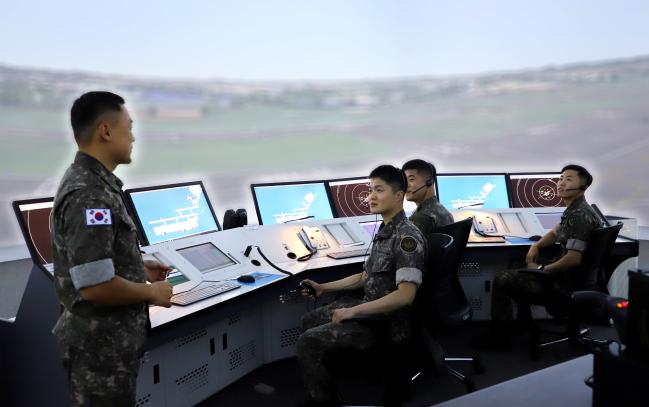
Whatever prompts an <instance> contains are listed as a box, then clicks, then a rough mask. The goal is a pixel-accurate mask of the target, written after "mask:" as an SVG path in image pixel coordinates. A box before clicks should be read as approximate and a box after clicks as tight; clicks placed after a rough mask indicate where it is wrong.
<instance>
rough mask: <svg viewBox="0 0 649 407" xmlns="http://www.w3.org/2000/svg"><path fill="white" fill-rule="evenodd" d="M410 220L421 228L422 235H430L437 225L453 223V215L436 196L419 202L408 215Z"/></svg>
mask: <svg viewBox="0 0 649 407" xmlns="http://www.w3.org/2000/svg"><path fill="white" fill-rule="evenodd" d="M410 221H411V222H412V223H414V224H415V226H417V227H418V228H419V230H421V233H422V234H423V235H424V237H426V236H428V235H430V234H431V233H433V232H434V231H435V229H437V228H438V227H442V226H446V225H450V224H451V223H453V215H451V212H449V211H448V210H447V209H446V208H445V207H444V206H443V205H442V204H441V203H439V201H438V200H437V198H435V197H433V198H429V199H426V200H425V201H424V202H422V203H421V205H419V206H418V207H417V209H415V211H414V212H413V213H412V215H410Z"/></svg>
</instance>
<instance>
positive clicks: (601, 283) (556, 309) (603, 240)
mask: <svg viewBox="0 0 649 407" xmlns="http://www.w3.org/2000/svg"><path fill="white" fill-rule="evenodd" d="M622 226H623V224H622V223H618V224H617V225H614V226H609V227H604V228H599V229H596V230H594V231H593V232H592V233H591V235H590V238H589V240H588V246H587V247H586V250H585V251H584V253H583V255H582V258H581V264H580V265H579V267H577V268H575V269H573V270H570V271H568V273H569V274H568V275H569V277H570V290H569V292H565V293H557V292H556V291H553V290H552V286H553V285H554V284H555V282H556V281H558V279H560V278H562V276H561V274H560V273H548V272H545V271H542V270H535V269H523V270H520V272H521V273H527V274H533V275H535V276H538V277H539V278H540V279H541V281H542V283H543V284H544V286H545V287H546V288H545V293H546V294H545V295H543V296H541V297H538V298H528V299H516V302H517V304H518V306H519V307H523V309H525V312H527V313H528V314H530V311H529V307H530V305H531V304H537V305H542V306H544V307H545V309H546V311H547V312H548V313H549V314H550V315H552V316H553V317H554V318H555V319H558V320H567V322H568V329H567V331H564V332H552V331H547V332H548V333H550V334H553V335H556V336H558V338H557V339H554V340H551V341H547V342H540V335H539V334H540V329H539V328H538V326H537V325H536V324H535V323H534V321H532V320H531V319H530V327H531V336H530V349H529V351H530V356H531V357H532V358H533V359H537V358H538V357H539V356H540V351H541V349H543V348H545V347H547V346H549V345H553V344H557V343H562V342H566V341H568V342H570V343H571V344H576V343H577V341H578V340H579V339H580V338H581V337H584V336H585V335H586V334H588V332H590V330H589V329H582V330H580V329H579V324H580V321H579V318H578V315H577V314H576V311H577V310H576V308H575V305H574V302H573V293H574V292H577V291H583V290H595V291H600V292H604V293H606V292H608V291H607V289H606V284H607V283H608V280H609V279H610V277H611V275H612V274H613V271H614V270H607V268H606V260H607V258H608V255H609V253H610V252H611V250H612V249H613V246H614V245H615V240H616V239H617V236H618V234H619V232H620V229H622Z"/></svg>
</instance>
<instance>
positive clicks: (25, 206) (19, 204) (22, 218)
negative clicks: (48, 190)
mask: <svg viewBox="0 0 649 407" xmlns="http://www.w3.org/2000/svg"><path fill="white" fill-rule="evenodd" d="M12 206H13V208H14V212H15V214H16V219H17V220H18V224H19V225H20V230H21V231H22V233H23V238H24V239H25V243H26V244H27V249H28V250H29V254H30V255H31V257H32V260H33V262H34V264H36V265H37V266H39V268H40V269H41V270H43V271H45V272H46V274H47V275H48V276H50V277H51V276H52V275H53V274H54V264H53V262H54V258H53V253H52V235H51V229H50V220H51V217H52V207H53V206H54V198H51V197H49V198H38V199H26V200H21V201H14V202H12Z"/></svg>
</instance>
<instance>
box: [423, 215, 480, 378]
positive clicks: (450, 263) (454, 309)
mask: <svg viewBox="0 0 649 407" xmlns="http://www.w3.org/2000/svg"><path fill="white" fill-rule="evenodd" d="M472 225H473V218H467V219H464V220H462V221H459V222H455V223H452V224H450V225H445V226H442V227H439V228H437V229H435V232H437V233H443V234H447V235H449V236H451V237H453V247H452V248H451V249H450V251H449V253H448V254H447V257H446V258H445V259H444V261H443V263H442V265H441V266H440V267H439V268H438V269H437V270H435V274H434V284H433V287H434V293H433V297H434V301H435V311H436V321H435V323H436V324H435V326H436V327H437V329H438V332H440V333H441V332H453V331H456V330H459V329H461V328H462V327H464V326H466V325H468V323H469V322H470V321H471V319H472V318H473V310H472V308H471V305H470V304H469V301H468V300H467V298H466V294H465V293H464V289H463V288H462V284H461V283H460V279H459V276H458V273H459V270H460V264H461V263H462V258H463V257H464V252H465V250H466V245H467V242H468V240H469V234H470V233H471V227H472ZM444 362H447V363H448V362H469V363H472V364H473V370H474V372H475V373H483V372H484V367H483V366H482V364H481V363H480V360H479V359H478V357H477V356H472V357H445V358H444ZM447 363H445V364H444V369H445V370H446V371H448V372H449V373H450V374H451V375H453V376H455V377H456V378H457V379H458V380H460V381H461V382H462V383H464V384H465V385H466V386H467V390H468V391H473V390H474V385H473V382H472V381H471V380H470V379H468V378H467V377H466V376H465V375H463V374H462V373H460V372H458V371H457V370H455V369H453V368H451V367H450V366H449V365H448V364H447Z"/></svg>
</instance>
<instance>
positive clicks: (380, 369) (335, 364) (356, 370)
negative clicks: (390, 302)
mask: <svg viewBox="0 0 649 407" xmlns="http://www.w3.org/2000/svg"><path fill="white" fill-rule="evenodd" d="M452 246H453V238H452V237H451V236H448V235H444V234H440V233H432V234H431V235H429V236H428V238H427V250H426V254H427V256H426V262H427V266H426V271H425V272H424V275H423V281H422V284H421V286H420V288H419V290H418V291H417V296H416V297H415V300H414V303H413V306H412V319H413V323H412V326H413V329H414V332H413V335H412V337H413V339H412V341H411V343H408V344H406V345H403V346H397V345H391V344H388V343H386V342H385V341H382V340H379V341H377V343H376V344H375V345H374V346H372V347H371V348H370V349H366V350H337V351H332V352H330V353H328V354H327V355H326V356H325V360H324V363H325V364H326V365H327V366H328V367H329V369H330V370H331V371H332V372H333V374H334V376H335V377H336V378H338V381H340V380H341V378H342V377H346V376H348V375H350V374H353V375H355V376H363V377H367V378H369V379H374V380H380V379H384V380H385V383H386V385H385V388H384V389H383V394H382V396H381V398H382V404H383V405H384V406H399V405H401V403H402V402H403V400H405V399H406V398H407V396H408V392H409V383H410V382H411V381H412V380H414V379H415V378H416V377H417V376H418V373H419V372H421V371H423V370H425V369H431V370H433V371H434V372H437V371H439V370H440V369H442V368H443V367H444V362H443V359H444V357H443V351H442V348H441V346H440V345H439V343H438V342H437V341H436V339H435V335H436V334H435V332H434V331H432V330H431V317H432V315H431V312H430V310H431V308H432V307H431V305H432V303H433V301H434V300H433V298H432V297H430V296H429V295H427V293H430V292H431V290H429V289H428V287H429V285H432V284H434V281H433V279H434V275H433V274H434V273H435V270H436V269H438V268H439V267H441V264H442V263H443V261H444V259H445V258H447V257H448V253H449V251H450V250H451V248H452ZM352 321H354V322H361V323H364V324H368V325H369V326H370V327H371V328H372V329H373V330H374V331H375V332H376V335H377V338H384V337H385V330H386V328H387V326H388V324H389V323H390V322H391V321H392V319H391V317H390V315H378V316H366V317H357V318H353V319H350V320H347V321H343V322H352ZM379 361H380V362H379ZM379 363H380V364H379ZM386 367H389V368H388V369H386ZM338 387H340V386H338ZM343 398H344V397H343Z"/></svg>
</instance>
